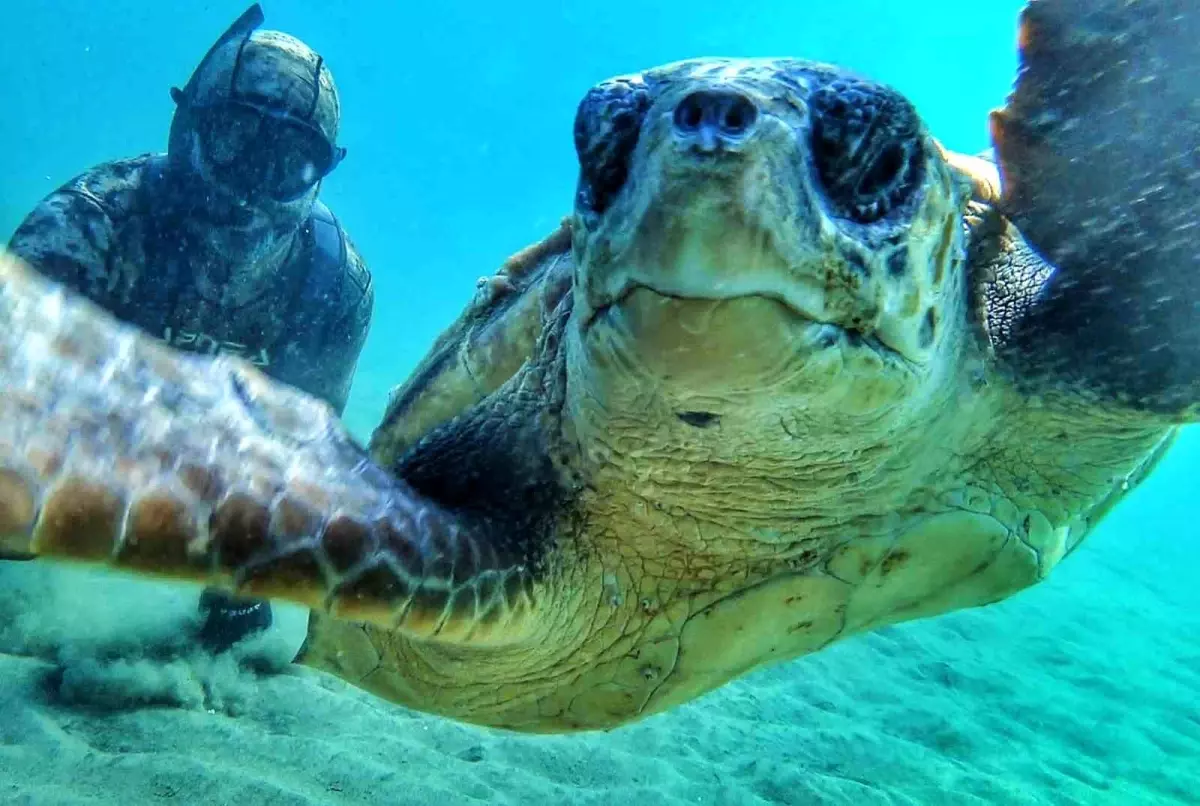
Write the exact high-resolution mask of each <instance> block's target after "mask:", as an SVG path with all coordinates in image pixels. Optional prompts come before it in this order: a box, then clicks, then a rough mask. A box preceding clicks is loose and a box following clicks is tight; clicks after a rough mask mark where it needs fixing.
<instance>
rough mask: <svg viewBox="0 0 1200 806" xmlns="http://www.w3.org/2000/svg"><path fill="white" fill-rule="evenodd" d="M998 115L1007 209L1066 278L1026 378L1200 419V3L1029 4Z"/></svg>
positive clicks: (1048, 299) (1038, 317)
mask: <svg viewBox="0 0 1200 806" xmlns="http://www.w3.org/2000/svg"><path fill="white" fill-rule="evenodd" d="M1020 51H1021V54H1020V55H1021V68H1020V72H1019V74H1018V78H1017V83H1016V88H1015V90H1014V92H1013V94H1012V96H1011V97H1010V99H1009V101H1008V105H1007V106H1006V107H1005V108H1004V109H1003V110H1000V111H998V112H996V113H993V117H992V137H993V140H994V142H995V145H996V151H997V154H998V157H999V162H1000V166H1001V171H1002V174H1003V194H1004V195H1003V200H1002V202H1001V207H1002V208H1003V209H1004V211H1005V212H1006V213H1007V214H1008V215H1009V217H1010V218H1012V219H1013V221H1014V222H1015V223H1016V224H1017V226H1018V227H1019V228H1020V230H1021V232H1022V234H1023V235H1024V236H1025V238H1026V239H1027V240H1028V241H1029V243H1030V244H1031V245H1032V246H1034V247H1035V248H1036V249H1037V250H1038V251H1039V252H1041V253H1042V255H1044V256H1045V257H1046V258H1047V259H1048V260H1049V261H1050V262H1051V263H1053V264H1054V266H1055V268H1056V271H1055V273H1054V275H1053V276H1052V277H1051V279H1050V281H1049V283H1048V285H1047V287H1046V288H1045V289H1044V291H1043V294H1042V297H1041V299H1040V300H1039V301H1038V303H1037V304H1036V305H1035V306H1034V307H1033V309H1032V310H1031V311H1029V312H1028V314H1027V315H1026V317H1025V320H1024V321H1023V322H1021V323H1020V325H1019V327H1018V328H1017V329H1016V330H1015V331H1014V332H1015V343H1014V344H1012V345H1010V346H1011V347H1013V348H1015V352H1014V354H1013V356H1014V361H1015V363H1016V365H1017V367H1018V370H1019V372H1020V373H1021V374H1022V375H1024V376H1026V377H1029V378H1036V379H1039V380H1047V379H1049V380H1053V381H1065V382H1068V383H1071V384H1073V385H1075V386H1077V387H1081V388H1086V389H1089V390H1091V391H1093V392H1095V393H1097V394H1100V395H1102V396H1104V397H1108V398H1116V399H1119V400H1122V401H1124V402H1126V403H1130V404H1133V405H1136V406H1139V407H1144V408H1147V409H1152V410H1156V411H1161V412H1167V413H1169V414H1171V415H1173V416H1176V417H1182V418H1192V419H1194V418H1195V417H1196V414H1197V412H1198V411H1200V3H1197V2H1196V0H1141V2H1131V1H1130V0H1032V2H1030V3H1029V4H1028V6H1027V7H1026V9H1025V11H1024V12H1023V14H1022V17H1021V27H1020Z"/></svg>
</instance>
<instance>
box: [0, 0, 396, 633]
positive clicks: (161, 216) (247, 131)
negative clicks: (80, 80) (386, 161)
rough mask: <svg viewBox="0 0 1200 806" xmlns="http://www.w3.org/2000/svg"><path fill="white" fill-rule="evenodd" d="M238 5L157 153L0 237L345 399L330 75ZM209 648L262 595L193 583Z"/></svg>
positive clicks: (345, 325) (96, 296)
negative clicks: (326, 200) (327, 189)
mask: <svg viewBox="0 0 1200 806" xmlns="http://www.w3.org/2000/svg"><path fill="white" fill-rule="evenodd" d="M263 19H264V17H263V13H262V10H261V8H260V7H259V6H258V5H257V4H255V5H254V6H252V7H251V8H250V9H249V10H247V11H246V12H245V13H244V14H243V15H242V16H241V17H240V18H239V19H238V20H237V21H236V22H235V23H234V24H233V25H232V26H231V27H230V28H229V30H228V31H226V32H225V34H223V35H222V36H221V38H220V39H218V40H217V42H216V43H215V44H214V45H213V46H212V48H211V49H210V50H209V51H208V53H207V54H206V55H205V57H204V58H203V60H201V62H200V64H199V65H198V66H197V67H196V69H195V72H194V73H193V74H192V76H191V78H190V79H189V80H188V82H187V84H186V85H184V87H183V89H182V90H180V89H178V88H172V90H171V97H172V99H173V100H174V101H175V105H176V109H175V114H174V117H173V119H172V121H171V128H170V135H169V139H168V143H167V152H166V154H145V155H142V156H139V157H134V158H132V159H124V160H117V161H114V162H107V163H104V164H102V165H99V166H97V167H95V168H92V169H91V170H90V171H87V172H86V173H84V174H82V175H80V176H78V177H76V178H75V179H72V180H71V181H70V182H68V183H67V184H65V185H63V186H62V187H61V188H59V189H58V190H56V191H54V192H53V193H51V194H50V195H49V196H48V197H46V198H45V199H43V200H42V201H41V202H40V203H39V204H38V205H37V207H36V208H35V209H34V210H33V211H32V212H31V213H30V214H29V215H28V217H27V218H26V219H25V220H24V222H23V223H22V224H21V225H20V227H18V229H17V230H16V232H15V233H14V234H13V236H12V239H11V242H10V244H9V249H10V250H12V251H13V252H15V253H16V254H17V255H19V256H21V257H22V258H24V259H25V260H26V261H27V262H28V263H29V264H30V265H32V266H34V267H35V268H37V269H38V270H39V271H41V272H42V273H43V274H45V275H47V276H48V277H50V278H51V279H53V280H55V281H57V282H60V283H62V284H64V285H66V286H68V287H70V288H72V289H74V290H75V291H77V292H80V293H82V294H84V295H85V296H87V297H89V298H90V299H91V300H92V301H93V302H95V303H96V304H98V305H100V306H101V307H103V308H106V309H107V310H108V311H110V312H111V313H113V314H114V315H115V316H117V317H118V318H120V319H123V320H125V321H126V322H129V323H132V324H134V325H137V326H138V327H140V328H142V329H143V330H145V331H148V332H149V333H151V334H153V335H156V336H158V337H159V338H161V339H162V340H163V341H165V342H167V343H168V344H170V345H171V346H173V347H175V348H177V349H181V350H189V351H194V352H200V353H207V354H215V353H232V354H236V355H239V356H242V357H243V358H245V359H246V360H248V361H250V362H252V363H254V364H256V365H258V367H259V368H260V369H261V370H262V371H263V372H265V373H267V374H269V375H271V376H273V377H275V378H277V379H279V380H282V381H284V382H286V383H289V384H291V385H293V386H296V387H298V388H300V389H302V390H304V391H306V392H308V393H309V394H311V395H314V396H316V397H319V398H321V399H323V400H325V401H326V402H328V403H329V404H330V405H331V406H332V407H333V408H334V409H335V410H336V411H337V413H338V414H339V415H341V414H342V411H343V410H344V408H345V406H346V398H347V396H348V394H349V391H350V382H351V379H352V377H353V375H354V369H355V365H356V364H357V362H358V356H359V353H360V351H361V350H362V346H363V342H364V341H365V340H366V336H367V330H368V328H369V326H370V321H371V313H372V307H373V303H374V292H373V289H372V286H371V275H370V273H369V272H368V270H367V268H366V266H365V265H364V263H363V261H362V258H360V257H359V255H358V253H357V251H356V250H355V249H354V247H353V245H352V244H351V243H350V240H349V238H348V237H347V236H346V233H345V231H344V230H343V229H342V227H341V225H340V224H339V223H338V220H337V219H336V218H335V217H334V216H333V214H332V213H331V212H330V211H329V209H328V208H327V207H325V205H323V204H322V203H321V202H320V201H318V200H317V194H318V191H319V189H320V185H321V181H322V180H323V179H324V178H325V177H326V176H328V174H329V173H330V171H332V170H333V169H334V168H335V167H336V166H337V164H338V163H339V162H340V161H341V160H342V158H343V157H344V156H345V153H346V152H345V149H342V148H340V147H338V146H337V145H336V140H337V133H338V123H339V117H340V111H341V110H340V105H339V101H338V93H337V89H336V88H335V86H334V83H333V76H332V75H331V73H330V71H329V68H328V67H326V66H325V64H324V61H323V60H322V59H321V57H320V56H318V55H317V54H315V53H314V52H313V51H312V50H311V49H309V47H308V46H307V45H305V44H304V43H303V42H300V41H299V40H297V39H295V38H293V37H291V36H289V35H287V34H283V33H279V32H276V31H258V30H257V29H258V28H259V26H261V25H262V23H263ZM200 615H201V626H200V629H199V632H198V634H197V640H198V642H199V643H200V644H201V646H203V647H205V648H206V649H208V650H209V651H211V652H213V653H214V654H216V653H218V652H222V651H225V650H226V649H229V648H230V647H231V646H233V645H234V644H235V643H237V642H238V641H240V640H242V639H243V638H246V637H248V636H250V635H252V634H254V633H258V632H260V631H262V630H264V629H266V628H267V627H269V626H270V624H271V621H272V615H271V608H270V605H269V603H267V602H264V601H247V600H241V599H236V598H233V597H230V596H228V595H226V594H224V593H222V592H220V591H218V590H216V589H209V590H206V591H205V592H204V594H203V595H202V596H201V597H200Z"/></svg>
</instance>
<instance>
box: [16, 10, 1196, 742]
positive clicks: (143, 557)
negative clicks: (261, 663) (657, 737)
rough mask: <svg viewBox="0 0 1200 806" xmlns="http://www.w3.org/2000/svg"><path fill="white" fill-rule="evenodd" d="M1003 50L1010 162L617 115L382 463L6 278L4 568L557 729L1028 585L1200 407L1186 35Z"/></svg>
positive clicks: (626, 90) (327, 427)
mask: <svg viewBox="0 0 1200 806" xmlns="http://www.w3.org/2000/svg"><path fill="white" fill-rule="evenodd" d="M1020 30H1021V37H1020V46H1021V54H1022V68H1021V72H1020V75H1019V77H1018V82H1017V87H1016V89H1015V92H1014V94H1013V96H1012V97H1011V98H1010V100H1009V103H1008V105H1007V107H1006V108H1005V109H1004V110H1002V111H1000V112H999V113H997V114H995V115H994V116H993V118H992V131H993V136H994V142H995V145H996V153H997V155H998V164H999V171H998V172H997V171H995V170H994V168H993V165H992V163H991V162H990V161H989V160H988V159H983V158H969V157H964V156H960V155H954V154H949V153H948V152H946V151H945V150H944V149H942V148H941V147H940V146H939V145H938V143H937V142H936V141H935V140H934V139H933V138H932V137H931V136H930V134H929V133H928V132H927V131H926V129H925V127H924V124H923V123H922V121H921V120H920V118H919V117H918V115H917V113H916V112H915V111H914V108H913V106H912V105H911V104H910V103H909V102H908V101H907V100H905V98H904V97H902V96H901V95H900V94H898V93H897V92H895V91H893V90H891V89H889V88H887V87H885V86H882V85H880V84H877V83H874V82H872V81H869V80H867V79H864V78H861V77H858V76H855V75H853V74H851V73H849V72H846V71H844V70H841V69H839V68H836V67H832V66H827V65H820V64H813V63H809V62H803V61H797V60H791V59H769V60H733V59H700V60H692V61H687V62H682V63H676V64H672V65H668V66H665V67H660V68H656V69H652V70H648V71H646V72H643V73H640V74H637V75H630V76H625V77H621V78H616V79H612V80H610V81H606V82H604V83H602V84H600V85H599V86H597V87H595V88H594V89H592V90H591V91H590V92H588V93H587V95H586V97H585V98H584V100H583V101H582V103H581V105H580V107H579V111H578V116H577V120H576V126H575V142H576V146H577V148H578V152H579V158H580V165H581V171H580V179H579V185H578V194H577V198H576V202H575V210H574V213H573V215H571V216H570V218H569V219H568V221H567V223H566V224H565V225H564V227H563V228H562V229H561V230H560V231H558V232H557V233H555V234H554V235H553V236H551V237H550V238H549V239H547V241H545V242H544V243H542V244H539V245H537V246H535V247H534V248H532V249H531V250H530V251H529V252H527V253H524V254H522V255H520V256H518V258H516V259H514V260H513V261H511V262H510V263H509V264H508V266H507V267H506V268H505V270H504V271H502V272H500V273H499V274H497V275H495V276H493V277H489V278H487V279H485V280H484V281H482V282H481V284H480V288H479V290H478V292H477V294H476V298H475V300H474V301H473V302H472V304H471V305H470V306H469V307H468V309H467V310H466V312H465V313H464V314H463V315H462V316H461V318H460V319H459V320H458V322H457V323H456V324H455V325H454V326H453V327H452V328H451V329H450V330H448V331H447V332H446V334H445V335H444V336H443V337H442V338H441V339H440V340H439V341H438V343H437V344H436V345H435V346H434V348H433V350H432V352H431V353H430V355H429V358H428V359H427V360H426V361H425V362H424V363H423V364H422V366H421V367H420V368H419V370H418V371H417V372H416V374H415V375H414V376H413V378H412V379H411V380H410V381H409V382H408V383H407V384H406V385H405V386H404V387H402V388H401V389H400V390H399V392H398V393H397V394H396V396H395V397H394V399H393V401H392V403H391V405H390V408H389V412H388V414H387V417H386V418H385V420H384V422H383V424H382V425H381V426H380V428H379V430H378V431H377V433H376V435H375V437H374V439H373V441H372V445H371V454H372V455H373V456H371V455H368V453H367V451H365V450H364V449H363V448H362V447H360V446H359V445H357V444H356V443H355V442H354V441H353V440H352V439H351V438H350V437H349V436H347V434H346V433H345V432H344V431H343V429H342V428H341V427H340V425H339V424H338V423H337V421H336V418H334V417H333V416H332V415H331V413H330V411H329V409H328V408H326V407H324V406H323V405H321V404H319V403H317V402H315V401H314V400H312V399H310V398H308V397H306V396H304V395H302V394H300V393H298V392H296V391H294V390H292V389H289V388H286V387H283V386H281V385H279V384H277V383H275V382H272V381H270V380H268V379H267V378H266V377H264V376H263V375H261V374H260V373H259V372H258V371H256V370H255V369H254V368H253V367H251V366H249V365H247V364H245V363H243V362H241V361H240V360H238V359H235V358H229V357H223V358H217V359H206V358H200V357H185V356H183V355H181V354H177V353H175V352H173V351H171V350H169V349H168V348H166V347H163V346H161V345H159V344H157V343H155V342H153V341H152V340H151V339H150V338H148V337H146V336H142V335H139V334H137V333H135V332H134V331H132V330H129V329H127V328H124V327H122V326H119V325H118V324H116V323H115V322H114V321H113V320H112V319H110V318H109V317H107V316H106V315H104V314H103V313H101V312H100V311H98V310H96V309H94V308H92V307H90V306H89V305H88V304H86V303H84V302H82V301H80V300H78V299H75V298H72V297H70V296H69V295H66V294H64V292H62V291H61V290H60V289H57V288H56V287H54V286H51V285H49V284H47V283H46V282H45V281H44V280H42V279H40V278H39V277H37V276H36V275H34V274H33V273H32V272H30V271H28V270H26V269H23V268H21V267H19V266H18V265H16V263H15V261H11V260H9V261H7V262H6V263H5V266H4V268H3V275H2V281H0V317H2V321H3V323H4V324H3V327H2V328H0V390H2V391H3V395H2V398H0V468H2V469H0V537H2V538H3V539H2V541H0V546H3V547H4V549H5V551H6V552H7V553H9V554H10V555H23V556H31V557H32V556H46V557H51V558H58V559H62V560H66V561H78V562H84V563H91V564H98V565H107V566H110V567H115V568H119V569H124V570H127V571H131V572H135V573H139V574H148V575H162V576H167V577H173V578H181V579H192V580H198V581H203V582H205V583H210V584H220V585H225V586H228V587H231V588H236V589H237V590H240V591H242V592H245V593H247V594H250V595H254V596H272V597H280V598H285V599H290V600H293V601H296V602H300V603H303V604H305V605H308V606H310V607H311V608H313V609H314V611H315V613H314V616H313V618H312V620H311V624H310V629H309V635H308V640H307V642H306V644H305V647H304V649H303V651H302V659H303V660H304V661H305V662H307V663H310V664H312V665H315V666H318V667H321V668H324V669H327V670H330V671H332V672H333V673H335V674H337V675H340V676H342V677H344V678H346V679H348V680H350V681H351V682H353V683H356V684H358V685H360V686H362V687H364V688H366V689H369V690H371V691H373V692H376V693H378V694H379V695H381V696H383V697H386V698H389V699H391V700H395V701H397V702H400V703H403V704H405V705H409V706H412V707H415V708H418V709H423V710H428V711H432V712H436V713H440V714H445V715H449V716H452V717H455V718H458V719H462V720H466V721H470V722H475V723H482V724H487V725H494V726H500V727H505V728H511V729H518V730H524V731H542V732H552V731H570V730H582V729H599V728H610V727H613V726H617V725H620V724H623V723H627V722H629V721H631V720H634V719H637V718H639V717H643V716H645V715H647V714H651V713H655V712H659V711H662V710H663V709H665V708H668V707H670V706H672V705H674V704H677V703H681V702H684V701H686V700H689V699H691V698H694V697H696V696H698V695H700V694H702V693H704V692H706V691H709V690H711V689H713V688H715V687H717V686H720V685H721V684H723V683H725V682H726V681H728V680H730V679H732V678H734V677H736V676H738V675H740V674H743V673H745V672H747V671H749V670H751V669H754V668H755V667H758V666H760V665H762V664H764V663H767V662H771V661H778V660H782V659H786V658H793V657H796V656H798V655H802V654H804V653H808V652H812V651H815V650H818V649H820V648H822V647H824V646H827V645H829V644H830V643H831V642H833V641H835V640H838V639H840V638H843V637H846V636H849V635H853V634H855V633H861V632H863V631H865V630H869V629H872V628H875V627H878V626H880V625H885V624H889V623H894V622H898V621H903V620H906V619H913V618H917V617H922V616H929V615H933V614H937V613H942V612H945V611H949V610H953V609H956V608H962V607H967V606H972V605H981V604H985V603H989V602H994V601H997V600H999V599H1003V598H1004V597H1006V596H1008V595H1010V594H1012V593H1014V592H1016V591H1018V590H1021V589H1022V588H1025V587H1027V586H1029V585H1031V584H1033V583H1035V582H1037V581H1039V580H1042V579H1044V578H1045V577H1046V575H1047V574H1049V573H1050V571H1051V570H1052V569H1053V568H1054V567H1055V566H1056V565H1057V564H1058V563H1059V562H1060V561H1061V560H1062V558H1063V557H1064V556H1065V555H1066V554H1068V553H1069V552H1071V551H1072V550H1073V549H1075V548H1076V547H1077V546H1078V545H1079V544H1080V541H1081V540H1082V539H1083V537H1084V536H1085V535H1086V534H1087V533H1088V532H1089V531H1090V530H1091V529H1092V527H1093V526H1094V525H1095V524H1096V522H1097V521H1098V520H1099V519H1100V518H1101V517H1102V516H1103V514H1104V513H1105V512H1106V511H1108V510H1109V508H1110V507H1111V506H1112V505H1113V504H1114V503H1115V502H1116V501H1118V500H1119V499H1120V498H1121V497H1122V496H1123V495H1124V494H1125V493H1126V492H1127V491H1128V490H1129V489H1131V488H1132V487H1133V486H1134V485H1136V484H1137V483H1138V482H1139V481H1140V480H1141V479H1143V478H1144V477H1145V476H1146V474H1147V473H1148V472H1150V470H1151V469H1152V468H1153V467H1154V465H1155V463H1156V462H1157V461H1158V460H1159V459H1160V458H1161V457H1162V455H1163V454H1164V452H1165V451H1166V450H1167V448H1168V445H1169V444H1170V443H1171V441H1172V438H1173V437H1174V435H1175V434H1176V432H1177V430H1178V428H1179V427H1180V426H1181V425H1182V424H1184V423H1187V422H1191V421H1194V420H1196V419H1197V411H1198V407H1197V403H1198V402H1200V394H1198V390H1200V319H1198V318H1197V317H1196V315H1195V310H1196V307H1197V304H1198V302H1200V289H1198V287H1197V276H1198V275H1197V273H1196V271H1195V268H1196V265H1197V250H1198V247H1197V244H1198V243H1200V239H1198V238H1197V237H1196V232H1197V224H1198V222H1200V216H1198V210H1200V201H1198V200H1200V169H1198V166H1197V164H1196V162H1195V160H1196V154H1197V153H1200V136H1198V126H1200V114H1198V113H1197V109H1196V101H1195V96H1194V87H1196V86H1200V76H1198V75H1197V71H1198V69H1200V68H1198V66H1197V65H1198V64H1200V59H1197V58H1196V44H1195V43H1196V42H1200V9H1198V8H1197V7H1196V6H1195V4H1193V3H1190V2H1184V0H1174V1H1171V2H1168V1H1167V0H1163V2H1142V3H1130V2H1127V1H1126V0H1091V2H1085V1H1084V0H1034V2H1032V3H1031V4H1030V5H1029V6H1028V7H1027V9H1026V10H1025V12H1023V17H1022V21H1021V28H1020ZM1001 179H1002V180H1003V181H1001ZM1039 255H1045V256H1046V257H1047V258H1048V259H1049V260H1050V261H1052V263H1048V262H1044V261H1043V259H1042V258H1041V257H1039Z"/></svg>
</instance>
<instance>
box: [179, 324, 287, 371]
mask: <svg viewBox="0 0 1200 806" xmlns="http://www.w3.org/2000/svg"><path fill="white" fill-rule="evenodd" d="M162 340H163V341H165V342H166V343H167V344H169V345H170V346H172V347H177V348H179V349H181V350H187V351H188V352H193V353H202V354H203V355H236V356H238V357H240V358H244V359H246V360H247V361H249V362H250V363H251V364H254V365H255V366H259V367H267V366H270V365H271V359H270V357H269V356H268V355H267V348H266V347H263V348H262V349H260V350H259V351H258V352H257V353H253V352H251V348H250V347H249V346H248V345H245V344H240V343H238V342H236V341H222V340H221V339H214V338H213V337H212V336H210V335H208V334H207V333H194V332H192V331H190V330H175V329H174V328H170V327H166V328H163V336H162Z"/></svg>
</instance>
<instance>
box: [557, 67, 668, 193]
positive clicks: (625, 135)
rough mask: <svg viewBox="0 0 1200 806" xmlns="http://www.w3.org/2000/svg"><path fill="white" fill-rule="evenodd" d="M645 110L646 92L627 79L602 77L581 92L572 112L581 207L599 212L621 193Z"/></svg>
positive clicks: (644, 88) (648, 99)
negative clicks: (586, 91) (607, 79)
mask: <svg viewBox="0 0 1200 806" xmlns="http://www.w3.org/2000/svg"><path fill="white" fill-rule="evenodd" d="M649 108H650V90H649V89H648V88H647V87H646V86H645V85H644V84H643V83H641V82H640V81H637V80H633V79H628V78H624V79H613V80H612V81H606V82H604V83H603V84H600V85H598V86H596V87H593V88H592V89H591V90H590V91H589V92H588V94H587V95H586V96H584V98H583V100H582V101H581V102H580V104H579V109H578V110H577V111H576V113H575V153H576V154H577V155H578V156H579V189H578V193H577V195H576V204H577V205H578V206H579V207H580V208H581V209H583V210H589V211H591V212H594V213H603V212H604V211H605V210H607V209H608V206H609V205H610V204H611V203H612V200H613V198H614V197H616V195H617V194H618V193H620V192H621V188H622V187H623V186H624V185H625V180H626V179H628V178H629V161H630V159H631V157H632V155H633V149H634V147H635V146H637V141H638V135H639V134H640V132H641V128H642V121H643V120H645V117H646V110H647V109H649Z"/></svg>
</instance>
